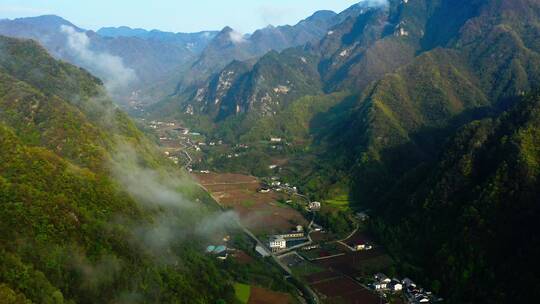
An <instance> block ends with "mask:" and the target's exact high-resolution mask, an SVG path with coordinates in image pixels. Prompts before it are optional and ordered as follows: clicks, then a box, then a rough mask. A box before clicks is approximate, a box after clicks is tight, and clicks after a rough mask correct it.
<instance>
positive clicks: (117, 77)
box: [60, 25, 137, 93]
mask: <svg viewBox="0 0 540 304" xmlns="http://www.w3.org/2000/svg"><path fill="white" fill-rule="evenodd" d="M60 30H61V32H62V33H64V34H65V35H66V36H67V47H68V48H69V50H70V51H71V52H72V53H73V55H74V56H75V58H76V59H78V60H80V61H81V63H82V64H83V65H85V66H88V67H89V69H91V70H93V72H95V73H96V74H97V75H98V76H99V77H101V78H103V81H104V82H105V87H106V88H107V90H108V91H109V92H111V93H115V92H118V91H119V90H122V89H125V88H127V87H128V86H129V85H130V84H131V83H133V82H135V81H136V80H137V75H136V73H135V71H134V70H133V69H131V68H128V67H126V66H125V65H124V63H123V60H122V58H120V57H118V56H113V55H111V54H108V53H103V52H96V51H93V50H91V49H90V39H89V38H88V36H87V35H86V33H84V32H79V31H77V30H76V29H75V28H73V27H72V26H68V25H62V26H61V27H60Z"/></svg>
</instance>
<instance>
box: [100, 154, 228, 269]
mask: <svg viewBox="0 0 540 304" xmlns="http://www.w3.org/2000/svg"><path fill="white" fill-rule="evenodd" d="M111 170H112V173H113V177H114V178H115V179H116V180H117V181H118V182H119V183H120V185H121V186H122V188H123V189H124V190H125V191H127V192H128V193H129V194H130V195H131V196H132V197H133V198H134V199H135V201H136V202H137V203H139V204H140V207H141V208H143V209H144V210H148V211H149V212H151V213H153V214H155V220H154V221H152V222H151V223H148V224H145V225H138V226H137V227H133V229H132V230H133V231H132V234H133V236H134V240H133V241H134V243H135V244H136V245H138V246H142V247H143V248H144V249H145V250H146V251H148V252H149V253H151V254H153V255H154V256H159V257H160V258H162V259H163V261H165V262H169V261H174V260H176V258H174V254H173V253H172V251H171V247H172V246H174V245H177V244H179V243H180V242H182V241H185V240H187V239H190V240H194V239H197V240H204V239H208V238H211V237H212V236H214V235H216V234H219V233H223V232H225V231H229V230H231V229H235V228H237V227H238V226H237V222H238V216H237V214H236V213H234V212H232V211H229V212H219V211H218V212H216V211H213V212H212V211H209V210H208V209H207V208H206V206H204V205H203V203H201V202H197V201H192V200H190V199H188V198H186V197H185V196H184V195H183V194H182V191H185V190H186V189H190V190H194V191H197V190H199V189H196V188H195V187H198V185H197V184H195V183H194V182H193V181H192V180H190V179H189V178H188V177H180V176H177V175H176V176H175V175H173V174H172V173H167V172H162V171H158V170H154V169H149V168H146V167H143V166H142V165H140V161H139V159H138V157H137V155H136V152H135V150H134V149H133V148H132V147H131V146H130V145H129V144H118V145H117V153H116V154H115V155H114V156H113V161H112V162H111ZM199 191H200V190H199ZM167 253H170V254H167Z"/></svg>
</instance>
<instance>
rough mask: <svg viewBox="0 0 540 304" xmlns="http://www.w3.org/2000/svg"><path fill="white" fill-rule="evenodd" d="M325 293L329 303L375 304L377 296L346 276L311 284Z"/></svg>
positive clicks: (377, 299)
mask: <svg viewBox="0 0 540 304" xmlns="http://www.w3.org/2000/svg"><path fill="white" fill-rule="evenodd" d="M311 286H312V287H313V288H315V290H317V292H319V293H321V294H323V295H325V296H326V297H327V298H328V302H329V303H348V304H377V303H379V298H378V297H377V296H376V295H374V294H373V293H371V292H370V291H369V290H367V289H365V288H364V287H362V286H361V285H360V284H358V283H357V282H355V281H354V280H352V279H349V278H347V277H343V276H342V277H338V278H336V279H332V280H327V281H324V282H320V283H315V284H312V285H311Z"/></svg>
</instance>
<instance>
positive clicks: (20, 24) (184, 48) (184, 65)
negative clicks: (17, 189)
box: [0, 11, 339, 106]
mask: <svg viewBox="0 0 540 304" xmlns="http://www.w3.org/2000/svg"><path fill="white" fill-rule="evenodd" d="M338 22H339V18H338V17H337V14H336V13H334V12H331V11H320V12H316V13H315V14H313V15H312V16H311V17H309V18H307V19H305V20H303V21H301V22H299V23H298V24H296V25H294V26H279V27H272V26H269V27H267V28H264V29H260V30H257V31H255V32H254V33H253V34H245V35H244V34H240V33H238V32H236V31H234V30H233V29H231V28H230V27H225V28H224V29H223V30H221V31H219V32H216V31H204V32H199V33H171V32H162V31H158V30H152V31H147V30H143V29H131V28H129V27H118V28H110V27H109V28H102V29H100V30H98V31H97V32H93V31H86V30H84V29H82V28H79V27H77V26H75V25H74V24H72V23H70V22H69V21H67V20H65V19H62V18H61V17H58V16H52V15H48V16H40V17H31V18H19V19H14V20H7V19H5V20H1V21H0V34H2V35H6V36H11V37H19V38H28V39H34V40H36V41H39V42H40V43H41V44H43V46H44V47H45V48H47V50H48V51H49V52H51V54H52V55H53V56H55V57H56V58H59V59H63V60H66V61H68V62H70V63H73V64H75V65H78V66H81V67H84V68H86V69H88V70H89V71H91V72H92V73H94V74H95V75H97V76H99V77H100V78H102V79H104V81H105V84H106V86H107V87H109V88H110V92H111V93H112V94H113V95H114V97H115V98H117V99H118V100H119V101H120V102H121V103H122V104H126V103H128V104H131V106H135V105H139V106H140V105H144V104H151V103H155V102H157V101H159V100H161V99H162V98H164V97H165V96H167V95H170V94H173V93H175V92H176V91H178V90H179V88H185V87H189V86H191V85H193V84H195V83H200V82H201V81H205V80H206V79H207V78H208V77H210V76H211V75H212V74H213V73H215V72H218V71H219V70H220V69H221V68H223V67H225V66H226V65H227V64H229V63H230V62H231V61H233V60H247V59H251V58H256V57H258V56H261V55H264V54H265V53H266V52H268V51H270V50H283V49H286V48H289V47H294V46H299V45H303V44H305V43H307V42H309V41H316V40H318V39H320V38H321V37H322V36H323V35H324V34H325V33H326V31H327V29H328V28H329V27H330V26H333V25H335V24H336V23H338ZM66 28H69V29H73V30H72V31H69V32H68V31H67V30H66ZM81 34H82V36H81ZM70 35H71V36H73V37H71V42H70ZM82 40H88V41H87V42H86V41H84V43H85V45H73V42H78V43H80V42H81V41H82ZM70 43H71V44H70ZM89 57H90V58H89ZM94 59H98V60H94ZM96 61H102V62H106V63H104V64H101V65H100V64H98V63H96ZM103 65H109V66H111V67H109V68H105V67H103ZM119 70H120V71H119ZM126 74H132V75H127V76H126ZM118 75H121V76H120V77H118ZM118 78H120V79H121V80H122V81H121V82H120V83H119V81H118ZM108 80H110V81H108ZM109 82H110V83H111V85H108V84H109Z"/></svg>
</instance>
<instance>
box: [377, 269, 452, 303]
mask: <svg viewBox="0 0 540 304" xmlns="http://www.w3.org/2000/svg"><path fill="white" fill-rule="evenodd" d="M370 285H371V287H372V288H373V289H375V290H376V291H379V292H392V293H397V292H403V293H404V294H405V297H406V298H407V302H408V303H409V304H421V303H422V304H423V303H438V302H441V301H442V299H439V298H436V297H435V296H434V295H433V293H431V292H430V291H426V290H424V289H422V288H419V287H418V286H417V285H416V283H414V282H413V281H412V280H411V279H409V278H404V279H403V280H399V279H396V278H394V279H390V278H388V277H387V276H386V275H385V274H383V273H377V274H375V275H374V282H373V283H372V284H370Z"/></svg>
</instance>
